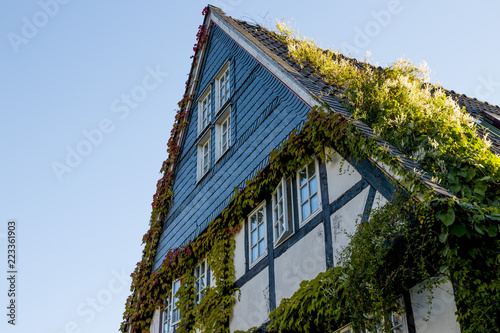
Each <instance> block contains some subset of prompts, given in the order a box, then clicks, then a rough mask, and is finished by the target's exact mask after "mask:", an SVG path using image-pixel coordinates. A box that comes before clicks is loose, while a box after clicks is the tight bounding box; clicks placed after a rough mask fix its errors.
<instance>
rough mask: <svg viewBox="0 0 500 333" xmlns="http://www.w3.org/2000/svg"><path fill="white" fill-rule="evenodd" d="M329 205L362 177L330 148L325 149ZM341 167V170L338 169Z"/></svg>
mask: <svg viewBox="0 0 500 333" xmlns="http://www.w3.org/2000/svg"><path fill="white" fill-rule="evenodd" d="M325 154H326V171H327V177H328V197H329V199H330V203H332V202H334V201H335V200H337V199H338V198H339V197H340V196H341V195H342V194H344V193H345V192H346V191H347V190H348V189H350V188H351V187H352V186H353V185H355V184H356V183H357V182H359V181H360V180H361V179H362V177H361V175H360V174H359V172H357V171H356V169H354V167H353V166H352V165H351V164H349V162H347V161H346V160H344V159H343V158H342V157H341V156H340V155H339V153H337V152H336V151H335V150H334V149H332V148H325ZM341 165H342V170H341V169H340V168H341Z"/></svg>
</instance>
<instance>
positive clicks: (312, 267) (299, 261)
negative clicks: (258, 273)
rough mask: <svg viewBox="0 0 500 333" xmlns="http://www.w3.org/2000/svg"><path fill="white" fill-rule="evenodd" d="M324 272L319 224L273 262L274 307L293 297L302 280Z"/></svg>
mask: <svg viewBox="0 0 500 333" xmlns="http://www.w3.org/2000/svg"><path fill="white" fill-rule="evenodd" d="M325 270H326V257H325V232H324V224H323V223H321V224H319V225H318V226H316V228H314V229H313V230H311V231H310V232H309V233H308V234H307V235H306V236H304V237H303V238H302V239H301V240H299V241H298V242H297V243H295V244H294V245H293V246H292V247H291V248H289V249H288V250H287V251H286V252H285V253H283V254H282V255H281V256H279V257H278V258H276V259H275V260H274V276H275V288H276V305H279V303H280V302H281V300H282V299H283V298H284V297H286V298H289V297H290V296H292V295H293V293H294V292H295V291H297V289H299V285H300V283H301V282H302V281H304V280H312V279H314V278H315V277H316V276H317V275H318V274H319V273H320V272H324V271H325Z"/></svg>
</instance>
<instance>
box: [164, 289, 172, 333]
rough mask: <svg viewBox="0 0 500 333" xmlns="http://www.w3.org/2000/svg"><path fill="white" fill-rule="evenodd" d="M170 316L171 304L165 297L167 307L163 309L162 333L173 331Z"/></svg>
mask: <svg viewBox="0 0 500 333" xmlns="http://www.w3.org/2000/svg"><path fill="white" fill-rule="evenodd" d="M171 315H172V304H171V303H170V302H169V296H167V306H166V307H165V311H163V330H162V333H168V332H172V331H173V327H172V320H171V319H172V317H171Z"/></svg>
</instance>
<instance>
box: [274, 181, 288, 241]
mask: <svg viewBox="0 0 500 333" xmlns="http://www.w3.org/2000/svg"><path fill="white" fill-rule="evenodd" d="M272 207H273V230H274V244H275V245H277V244H279V243H281V242H282V241H283V240H285V239H286V238H288V236H290V235H291V234H292V233H293V223H292V221H293V218H292V216H293V210H292V191H291V181H290V179H288V180H286V179H282V180H281V182H280V183H279V184H278V186H277V187H276V190H275V191H274V193H273V195H272Z"/></svg>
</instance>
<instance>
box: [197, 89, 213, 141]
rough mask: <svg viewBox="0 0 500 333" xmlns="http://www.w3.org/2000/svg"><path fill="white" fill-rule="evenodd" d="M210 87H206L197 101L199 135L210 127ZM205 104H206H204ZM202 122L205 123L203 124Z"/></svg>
mask: <svg viewBox="0 0 500 333" xmlns="http://www.w3.org/2000/svg"><path fill="white" fill-rule="evenodd" d="M211 92H212V87H211V85H208V87H207V88H205V91H203V93H202V94H201V95H200V98H199V99H198V134H201V133H202V132H203V130H204V129H205V128H207V126H209V125H210V121H211V120H212V94H211ZM205 102H206V104H205ZM205 106H206V111H207V113H206V116H205V117H204V111H205ZM204 122H206V123H205V124H204Z"/></svg>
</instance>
